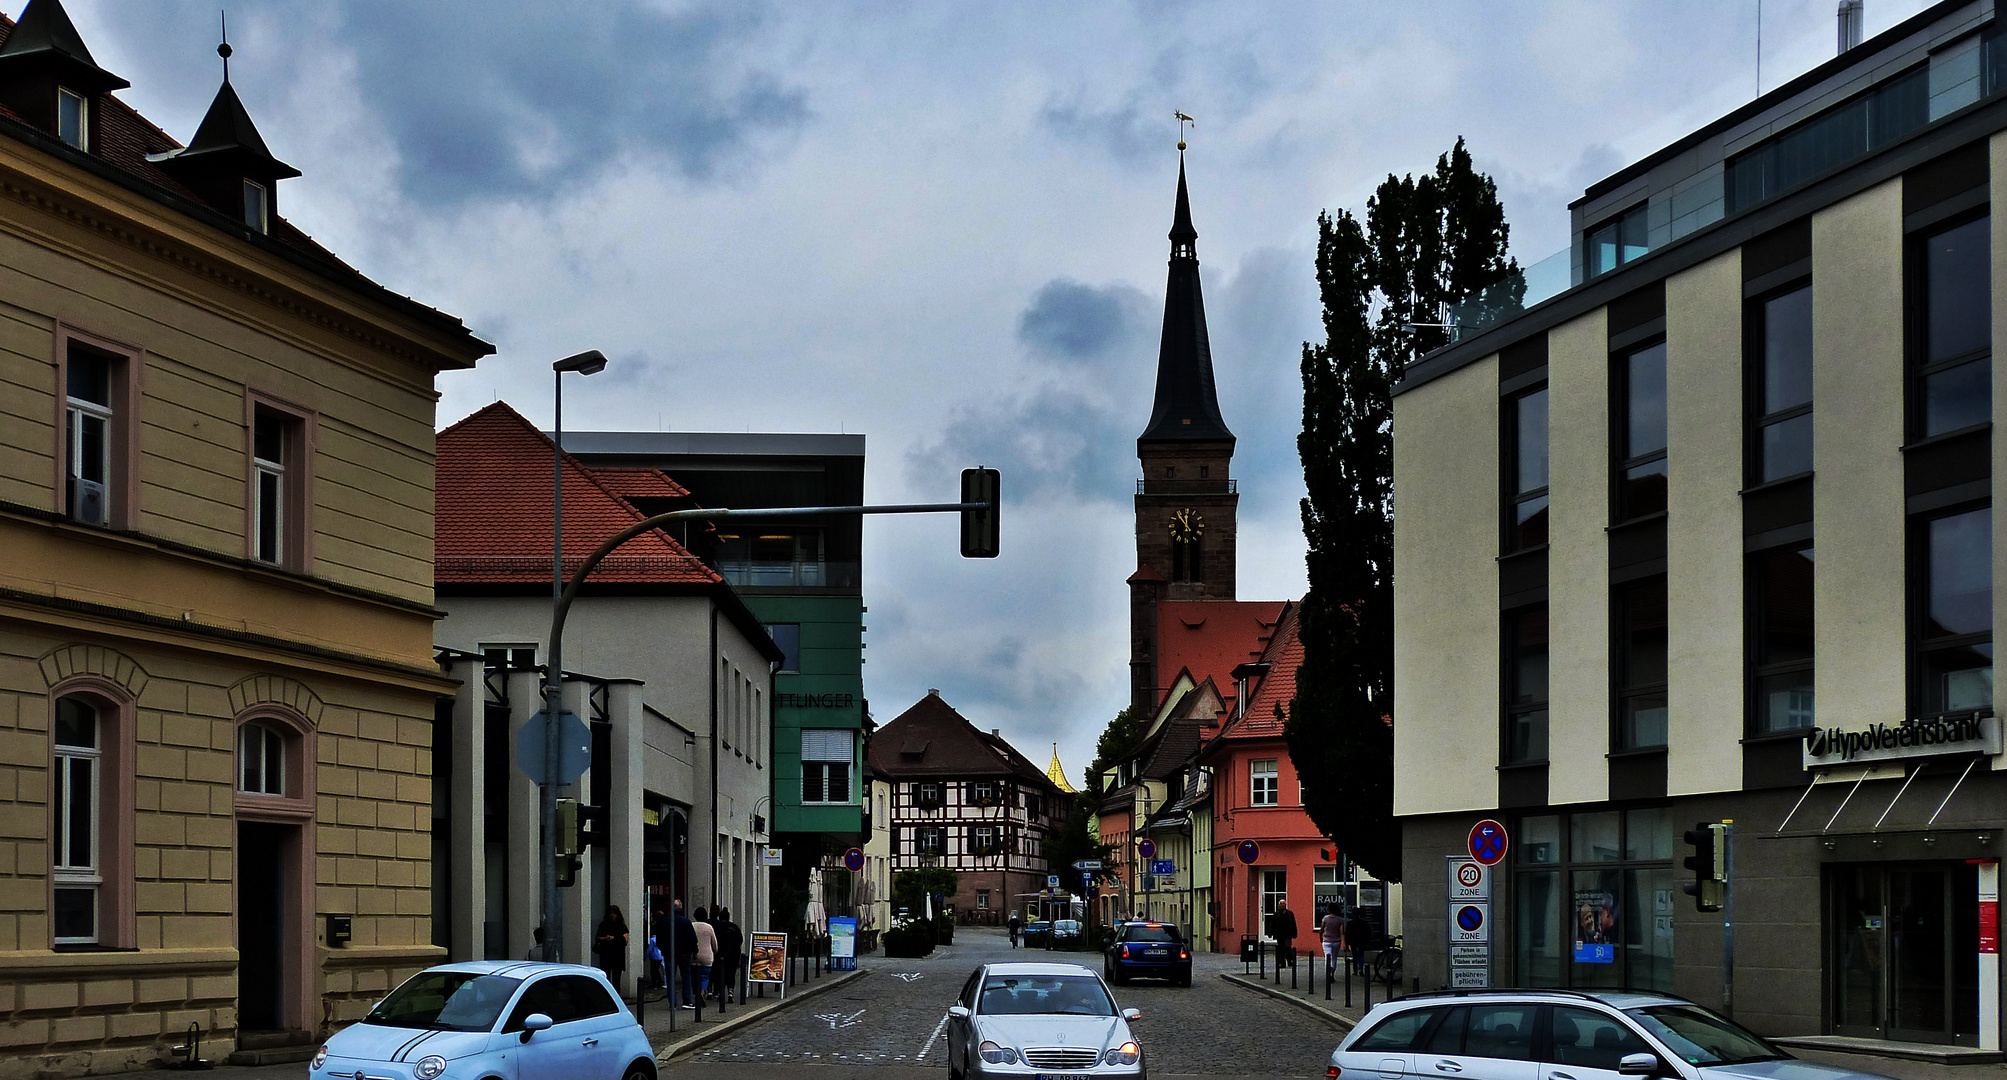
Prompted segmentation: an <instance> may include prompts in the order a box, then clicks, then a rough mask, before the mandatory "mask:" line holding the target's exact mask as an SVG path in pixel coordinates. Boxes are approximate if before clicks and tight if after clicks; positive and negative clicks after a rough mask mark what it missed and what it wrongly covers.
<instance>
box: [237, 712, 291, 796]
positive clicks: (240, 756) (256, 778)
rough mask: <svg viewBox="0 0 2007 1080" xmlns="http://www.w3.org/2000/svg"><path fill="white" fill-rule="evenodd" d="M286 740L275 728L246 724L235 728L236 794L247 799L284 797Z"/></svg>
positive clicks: (286, 770) (286, 771)
mask: <svg viewBox="0 0 2007 1080" xmlns="http://www.w3.org/2000/svg"><path fill="white" fill-rule="evenodd" d="M287 756H288V755H287V753H286V736H285V734H284V733H282V732H280V731H278V730H277V729H275V728H271V727H267V726H266V725H264V724H259V723H247V724H243V725H240V726H239V727H238V728H237V790H238V791H241V792H244V793H245V794H247V795H281V796H283V795H285V794H286V793H287V792H286V774H287V773H288V772H289V771H290V770H288V769H287V768H286V758H287Z"/></svg>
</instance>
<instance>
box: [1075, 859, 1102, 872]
mask: <svg viewBox="0 0 2007 1080" xmlns="http://www.w3.org/2000/svg"><path fill="white" fill-rule="evenodd" d="M1073 868H1074V869H1075V870H1099V869H1101V860H1100V859H1081V860H1079V861H1078V862H1075V863H1074V864H1073Z"/></svg>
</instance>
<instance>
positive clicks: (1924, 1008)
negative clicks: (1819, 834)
mask: <svg viewBox="0 0 2007 1080" xmlns="http://www.w3.org/2000/svg"><path fill="white" fill-rule="evenodd" d="M1827 873H1828V878H1827V890H1826V891H1827V898H1828V900H1827V903H1828V908H1827V917H1826V927H1827V939H1828V946H1827V947H1828V957H1829V962H1828V965H1827V970H1828V971H1829V972H1830V973H1831V978H1832V986H1831V994H1832V1009H1833V1011H1832V1017H1833V1033H1834V1034H1836V1035H1855V1036H1861V1037H1865V1038H1876V1039H1893V1040H1898V1041H1906V1042H1939V1043H1958V1044H1962V1045H1973V1046H1976V1045H1978V1041H1979V873H1978V867H1977V866H1974V865H1970V864H1966V863H1963V862H1957V863H1951V862H1941V863H1856V864H1851V865H1848V864H1840V865H1833V866H1829V867H1828V870H1827Z"/></svg>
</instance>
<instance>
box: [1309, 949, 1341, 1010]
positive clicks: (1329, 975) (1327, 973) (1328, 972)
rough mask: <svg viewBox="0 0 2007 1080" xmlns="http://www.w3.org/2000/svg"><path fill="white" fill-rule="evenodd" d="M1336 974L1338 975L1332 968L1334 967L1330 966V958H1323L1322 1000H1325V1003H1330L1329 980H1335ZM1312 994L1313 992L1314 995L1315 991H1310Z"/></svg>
mask: <svg viewBox="0 0 2007 1080" xmlns="http://www.w3.org/2000/svg"><path fill="white" fill-rule="evenodd" d="M1337 974H1338V970H1337V969H1336V968H1334V967H1332V966H1331V958H1330V957H1328V956H1327V957H1325V958H1324V1000H1326V1001H1330V1000H1331V980H1332V979H1333V978H1335V977H1336V976H1337ZM1312 992H1313V993H1315V991H1312Z"/></svg>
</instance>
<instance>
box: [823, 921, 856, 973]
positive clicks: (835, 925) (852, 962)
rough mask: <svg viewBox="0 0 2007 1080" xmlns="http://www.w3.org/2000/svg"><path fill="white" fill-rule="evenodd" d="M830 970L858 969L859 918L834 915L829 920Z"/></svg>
mask: <svg viewBox="0 0 2007 1080" xmlns="http://www.w3.org/2000/svg"><path fill="white" fill-rule="evenodd" d="M829 970H831V971H856V970H857V920H856V919H855V918H852V917H850V916H832V917H831V918H830V920H829Z"/></svg>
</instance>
